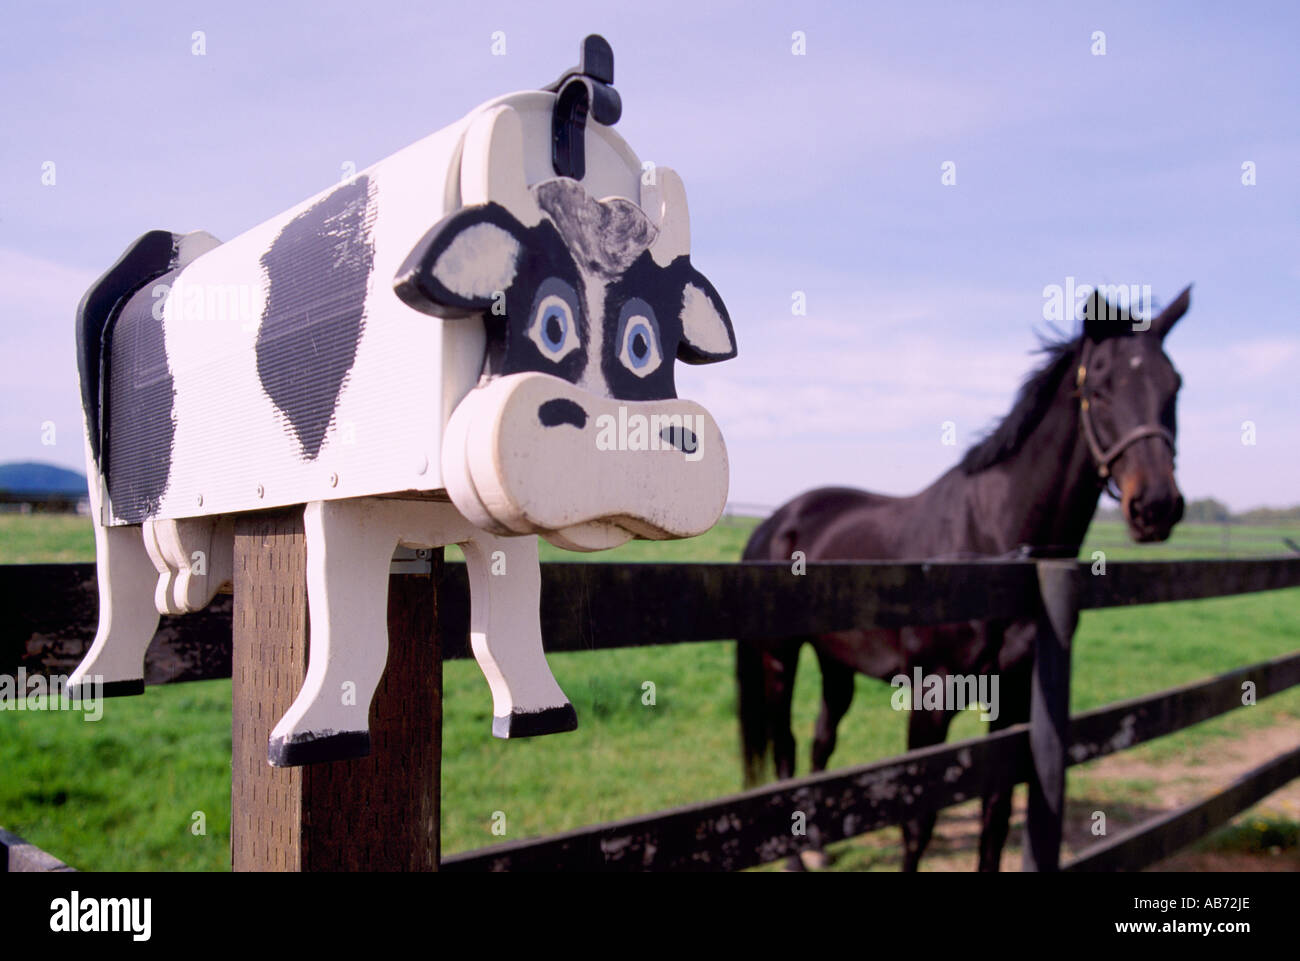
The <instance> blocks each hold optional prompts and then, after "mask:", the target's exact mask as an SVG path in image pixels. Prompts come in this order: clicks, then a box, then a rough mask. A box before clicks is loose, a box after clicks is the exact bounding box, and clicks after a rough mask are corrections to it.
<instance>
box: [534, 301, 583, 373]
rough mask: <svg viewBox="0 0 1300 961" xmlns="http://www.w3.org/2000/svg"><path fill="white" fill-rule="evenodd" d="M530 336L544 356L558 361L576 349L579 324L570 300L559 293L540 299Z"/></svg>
mask: <svg viewBox="0 0 1300 961" xmlns="http://www.w3.org/2000/svg"><path fill="white" fill-rule="evenodd" d="M528 336H529V338H530V339H531V340H532V342H533V343H534V344H536V345H537V349H538V350H540V351H541V352H542V356H544V357H546V358H547V359H548V360H552V361H555V362H557V363H558V362H559V361H561V360H563V359H564V358H565V357H567V356H568V355H569V354H570V353H571V352H572V351H574V350H576V349H577V348H578V325H577V324H576V323H574V317H573V308H572V307H571V306H570V305H569V302H568V301H567V300H565V299H564V298H563V297H561V296H560V295H559V294H550V295H549V296H546V297H543V298H542V299H541V300H540V301H538V304H537V308H536V310H535V311H534V313H533V320H532V323H531V324H530V325H529V327H528Z"/></svg>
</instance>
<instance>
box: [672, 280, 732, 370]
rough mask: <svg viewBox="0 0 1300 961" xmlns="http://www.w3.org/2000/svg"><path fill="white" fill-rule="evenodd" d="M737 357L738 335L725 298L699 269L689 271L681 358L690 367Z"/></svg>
mask: <svg viewBox="0 0 1300 961" xmlns="http://www.w3.org/2000/svg"><path fill="white" fill-rule="evenodd" d="M735 356H736V333H735V331H734V330H733V329H732V327H731V317H730V316H728V314H727V308H726V307H725V306H724V305H723V303H722V298H721V297H719V296H718V292H717V291H716V290H714V289H713V285H712V284H711V283H709V281H708V280H707V279H706V278H705V276H704V275H703V274H702V273H700V272H699V271H698V270H696V269H694V268H693V267H692V268H688V271H687V277H686V281H685V283H684V284H683V285H682V341H681V343H680V344H679V345H678V346H677V357H678V359H680V360H684V361H685V362H686V363H688V364H712V363H715V362H716V361H719V360H728V359H729V358H732V357H735Z"/></svg>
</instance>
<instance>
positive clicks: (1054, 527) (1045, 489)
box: [998, 366, 1101, 553]
mask: <svg viewBox="0 0 1300 961" xmlns="http://www.w3.org/2000/svg"><path fill="white" fill-rule="evenodd" d="M1073 370H1074V368H1073V366H1072V367H1071V368H1070V369H1069V371H1068V372H1067V374H1066V376H1064V377H1063V378H1062V379H1061V384H1060V386H1059V387H1058V388H1057V391H1056V395H1055V397H1054V398H1053V401H1052V404H1051V406H1050V407H1049V408H1048V411H1047V413H1046V414H1045V415H1044V416H1043V418H1042V420H1041V421H1039V423H1038V425H1037V426H1036V427H1035V428H1034V429H1033V431H1031V432H1030V434H1029V436H1028V437H1027V438H1026V439H1025V441H1024V443H1023V444H1022V445H1021V447H1020V449H1019V450H1018V451H1016V453H1014V454H1013V455H1011V457H1009V458H1008V459H1007V460H1006V461H1005V462H1004V463H1003V464H1002V465H999V466H1000V467H1001V468H1003V476H1004V478H1005V481H1006V483H1005V486H1004V487H1003V496H1004V498H1005V503H1003V504H1002V505H1000V506H1001V510H1000V511H999V512H998V514H999V516H1001V517H1003V518H1005V519H1006V521H1005V528H1004V530H1003V532H1002V534H1003V540H1004V547H1003V549H1004V550H1009V549H1012V548H1014V547H1017V546H1019V545H1021V544H1031V545H1035V546H1040V547H1062V548H1066V549H1070V550H1073V551H1074V552H1076V553H1077V552H1078V550H1079V548H1080V546H1082V544H1083V538H1084V535H1086V534H1087V532H1088V525H1089V524H1090V523H1091V522H1092V517H1093V514H1094V513H1096V510H1097V502H1098V500H1099V498H1100V496H1101V485H1100V484H1099V483H1098V481H1097V468H1096V466H1095V465H1094V464H1093V461H1092V455H1091V454H1090V453H1089V451H1088V445H1087V442H1086V440H1085V439H1084V436H1083V429H1082V425H1081V424H1080V422H1079V399H1078V398H1077V397H1076V396H1075V393H1074V378H1073V376H1072V374H1073Z"/></svg>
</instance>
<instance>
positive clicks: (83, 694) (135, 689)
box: [68, 678, 144, 701]
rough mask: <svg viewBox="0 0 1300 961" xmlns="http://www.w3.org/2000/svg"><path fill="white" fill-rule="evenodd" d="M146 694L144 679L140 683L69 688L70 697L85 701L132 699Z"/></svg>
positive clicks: (116, 682)
mask: <svg viewBox="0 0 1300 961" xmlns="http://www.w3.org/2000/svg"><path fill="white" fill-rule="evenodd" d="M143 693H144V679H143V678H141V679H140V680H138V681H104V682H103V683H102V684H100V685H98V686H96V685H95V684H78V685H76V686H75V687H74V686H69V687H68V697H70V698H75V699H77V700H82V701H84V700H85V699H86V698H89V697H131V696H133V695H136V694H143Z"/></svg>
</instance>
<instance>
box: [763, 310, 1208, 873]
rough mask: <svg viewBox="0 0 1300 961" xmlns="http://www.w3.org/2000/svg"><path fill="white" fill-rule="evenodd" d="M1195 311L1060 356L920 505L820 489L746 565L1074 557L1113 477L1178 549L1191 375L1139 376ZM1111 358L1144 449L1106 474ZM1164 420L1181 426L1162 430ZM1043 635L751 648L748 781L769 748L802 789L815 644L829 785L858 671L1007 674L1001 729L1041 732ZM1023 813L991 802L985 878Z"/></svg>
mask: <svg viewBox="0 0 1300 961" xmlns="http://www.w3.org/2000/svg"><path fill="white" fill-rule="evenodd" d="M1187 301H1188V295H1187V293H1186V292H1184V294H1183V296H1182V297H1180V298H1179V299H1178V301H1176V302H1175V304H1172V305H1171V306H1170V307H1169V308H1168V309H1167V310H1166V311H1165V312H1164V314H1162V315H1161V318H1159V319H1158V320H1157V321H1156V322H1153V324H1152V327H1153V328H1154V329H1156V331H1157V335H1156V336H1153V337H1151V338H1150V339H1147V338H1145V336H1144V335H1143V334H1132V333H1127V332H1125V333H1121V328H1117V327H1104V326H1101V324H1100V322H1093V323H1092V324H1091V325H1090V327H1089V328H1088V329H1087V330H1086V331H1085V333H1084V334H1083V335H1081V336H1080V337H1079V338H1078V339H1077V340H1075V341H1072V342H1069V343H1065V344H1059V345H1055V346H1053V347H1051V348H1049V351H1050V353H1051V354H1052V357H1051V360H1050V362H1049V363H1048V364H1047V365H1046V366H1045V367H1044V368H1043V369H1042V370H1040V371H1038V372H1036V373H1035V374H1034V375H1032V376H1031V378H1030V379H1029V380H1028V381H1027V382H1026V384H1025V386H1024V387H1023V388H1022V390H1021V394H1020V396H1019V398H1018V400H1017V403H1016V405H1015V408H1014V409H1013V410H1012V412H1011V413H1010V414H1009V415H1008V416H1007V418H1006V419H1004V421H1003V422H1002V424H1001V425H1000V426H999V427H998V428H997V429H996V430H995V431H994V432H993V433H992V434H991V435H990V436H989V437H987V438H986V439H985V440H984V441H982V442H981V443H980V444H978V445H976V446H975V447H974V448H972V449H971V450H970V451H969V452H968V453H967V454H966V456H965V457H964V458H963V460H962V462H961V463H960V464H958V465H957V466H955V467H954V468H952V469H951V470H949V471H948V472H947V473H945V474H944V475H942V476H941V477H940V478H938V479H937V480H936V481H935V482H934V483H933V484H931V485H930V486H929V487H927V488H926V489H925V490H923V491H921V492H920V493H918V494H915V495H912V496H909V497H891V496H887V495H883V494H877V493H872V492H869V491H862V490H855V489H851V488H843V487H828V488H819V489H816V490H812V491H808V492H807V493H804V494H801V495H799V496H798V497H796V498H794V499H793V500H791V501H789V502H787V503H786V504H785V505H783V506H782V507H780V508H779V509H778V510H777V511H776V512H775V513H774V514H773V515H772V516H771V517H769V518H767V519H766V520H764V521H763V522H762V523H761V524H760V525H759V526H758V527H757V528H756V529H755V531H754V533H753V535H751V537H750V540H749V542H748V544H747V545H746V548H745V552H744V559H745V560H752V561H786V562H789V561H790V560H791V559H792V558H793V557H795V556H796V552H802V553H803V556H804V558H805V559H806V560H808V561H849V560H882V561H890V560H892V561H904V560H921V559H928V560H967V559H978V558H992V557H1000V556H1010V555H1012V554H1014V553H1016V552H1017V551H1018V550H1022V549H1025V548H1032V549H1035V550H1037V551H1040V552H1042V551H1047V552H1050V553H1052V554H1058V555H1061V556H1069V557H1074V556H1077V554H1078V551H1079V549H1080V547H1081V545H1082V543H1083V539H1084V536H1085V534H1086V533H1087V529H1088V525H1089V524H1090V523H1091V521H1092V517H1093V515H1094V514H1095V512H1096V509H1097V504H1098V500H1099V498H1100V495H1101V492H1102V490H1103V489H1104V487H1105V485H1106V483H1107V481H1108V480H1109V478H1110V476H1111V473H1112V472H1111V467H1112V465H1113V467H1114V468H1115V474H1114V476H1115V477H1116V478H1118V479H1119V480H1120V488H1121V498H1122V503H1123V506H1124V510H1125V513H1126V515H1127V516H1129V519H1130V526H1131V527H1132V528H1133V531H1134V536H1135V537H1136V538H1138V539H1142V540H1158V539H1163V538H1164V537H1167V536H1168V533H1169V530H1170V529H1171V528H1172V526H1173V524H1174V523H1176V522H1177V520H1178V519H1179V517H1180V516H1181V513H1182V499H1181V497H1180V496H1179V494H1178V491H1177V486H1176V484H1175V483H1174V480H1173V457H1172V450H1166V448H1165V444H1164V440H1165V439H1166V433H1165V432H1166V431H1167V437H1168V438H1172V432H1173V415H1172V403H1166V402H1165V401H1166V399H1167V398H1165V397H1164V395H1165V394H1166V393H1171V392H1172V393H1176V391H1177V375H1176V373H1172V372H1173V368H1172V365H1169V364H1168V360H1167V358H1164V359H1163V363H1164V365H1166V366H1168V372H1169V373H1172V378H1170V377H1168V376H1167V375H1166V374H1165V373H1164V372H1163V371H1159V370H1157V371H1155V372H1154V373H1152V374H1151V376H1150V379H1151V380H1153V381H1160V383H1159V384H1158V388H1159V389H1155V390H1146V391H1145V392H1144V391H1142V390H1141V389H1136V390H1135V389H1134V388H1135V387H1140V386H1142V385H1143V382H1142V381H1141V379H1140V378H1139V377H1138V376H1137V375H1138V372H1139V371H1140V369H1141V367H1142V365H1143V363H1145V364H1147V365H1148V367H1150V368H1159V367H1160V366H1161V364H1160V362H1159V361H1157V359H1156V356H1155V355H1157V354H1158V355H1159V357H1160V358H1163V353H1162V352H1161V351H1160V347H1159V342H1160V340H1162V339H1163V335H1164V333H1166V332H1167V331H1168V329H1169V327H1170V326H1172V324H1173V323H1174V321H1176V320H1177V319H1178V317H1179V316H1181V314H1182V312H1183V311H1185V310H1186V307H1187ZM1089 313H1090V316H1092V317H1102V316H1107V317H1112V316H1113V315H1114V314H1115V313H1116V310H1115V308H1112V307H1110V306H1109V305H1106V304H1104V303H1103V302H1095V303H1094V304H1093V305H1092V306H1091V307H1090V308H1089ZM1121 338H1123V340H1121ZM1100 344H1106V346H1105V347H1099V345H1100ZM1153 349H1154V353H1152V351H1153ZM1099 355H1104V358H1102V359H1098V360H1097V364H1098V367H1099V368H1100V369H1103V370H1107V371H1110V372H1112V373H1108V374H1107V375H1105V377H1104V379H1105V380H1106V391H1107V399H1108V405H1107V409H1106V411H1105V419H1106V423H1105V425H1104V430H1105V436H1106V437H1107V438H1112V437H1114V438H1119V437H1124V438H1128V441H1127V444H1126V445H1124V446H1123V448H1122V449H1119V450H1118V451H1116V450H1115V447H1118V446H1119V445H1114V447H1113V448H1112V452H1111V454H1112V456H1111V458H1110V461H1109V463H1106V464H1099V463H1098V462H1097V458H1096V457H1095V456H1094V452H1093V449H1092V447H1091V446H1090V442H1089V440H1088V437H1087V436H1086V435H1087V431H1085V430H1081V429H1080V418H1081V415H1080V410H1081V406H1083V407H1084V408H1085V409H1086V401H1083V399H1082V384H1083V380H1082V375H1079V374H1078V373H1077V372H1078V371H1081V370H1084V369H1085V368H1086V366H1087V364H1089V363H1091V362H1093V360H1094V359H1096V358H1098V356H1099ZM1115 371H1117V372H1118V374H1115V373H1113V372H1115ZM1170 384H1172V385H1173V386H1172V391H1171V390H1170V389H1169V388H1170ZM1145 386H1147V387H1150V384H1145ZM1129 394H1132V395H1133V396H1134V397H1136V398H1139V399H1138V401H1137V402H1136V403H1134V404H1131V405H1129V404H1125V405H1124V406H1125V408H1127V407H1129V406H1132V407H1135V408H1137V409H1136V410H1127V409H1125V410H1123V411H1121V410H1118V409H1117V408H1119V407H1120V405H1119V404H1117V403H1113V402H1114V401H1115V400H1118V399H1119V398H1120V397H1121V395H1124V396H1125V397H1127V395H1129ZM1092 396H1095V397H1096V398H1097V401H1098V402H1097V403H1096V404H1095V407H1096V410H1094V412H1093V417H1094V419H1096V420H1101V419H1102V415H1101V407H1102V405H1101V403H1100V402H1099V401H1100V395H1092ZM1156 420H1160V421H1161V422H1162V423H1163V422H1164V421H1167V422H1168V424H1167V426H1162V427H1159V428H1158V429H1157V428H1152V427H1150V426H1149V425H1150V424H1151V423H1154V421H1156ZM1134 424H1137V425H1138V426H1133V425H1134ZM1089 429H1094V428H1093V427H1092V426H1090V428H1089ZM1104 456H1105V455H1104V454H1103V457H1104ZM1034 629H1035V625H1034V623H1033V622H1032V621H1006V620H984V621H969V622H963V623H958V624H942V625H934V626H927V627H914V628H903V629H900V630H888V629H858V630H848V631H837V632H832V633H826V634H818V635H811V636H806V637H792V638H782V639H779V640H765V641H755V640H745V641H742V642H741V643H739V644H738V645H737V680H738V682H739V695H740V696H739V704H740V720H741V734H742V747H743V753H744V759H745V768H746V781H747V783H749V784H753V783H756V782H757V781H759V780H760V779H761V777H762V775H763V773H764V768H765V766H766V756H767V750H768V746H769V744H770V745H771V748H772V756H773V760H774V762H775V767H776V775H777V777H779V778H789V777H793V776H794V755H795V742H794V736H793V733H792V732H791V729H790V707H791V701H792V698H793V693H794V679H795V671H796V668H797V665H798V659H799V651H800V649H801V648H802V646H803V645H804V644H805V643H809V644H811V645H812V646H813V648H814V649H815V650H816V653H817V658H818V662H819V665H820V667H821V672H822V707H821V711H820V714H819V717H818V719H817V724H816V728H815V731H814V737H813V744H812V770H813V771H814V772H816V771H821V770H824V769H825V767H826V764H827V761H828V760H829V758H830V755H831V752H832V751H833V750H834V747H835V741H836V728H837V726H838V724H839V722H840V720H841V719H842V718H843V717H844V715H845V713H846V712H847V711H848V708H849V705H850V703H851V701H852V698H853V690H854V674H855V673H861V674H865V675H867V676H870V677H876V678H880V679H882V680H888V679H890V678H892V677H894V676H895V675H899V674H903V675H906V676H909V677H910V676H911V673H912V671H913V670H914V669H917V668H919V669H920V670H921V671H922V673H923V674H925V675H953V674H962V675H972V674H983V673H997V674H998V675H999V676H1000V694H1001V697H1000V704H999V705H997V713H996V717H995V718H994V719H993V720H991V721H990V729H991V730H1001V729H1003V728H1006V727H1008V726H1011V725H1013V724H1017V723H1020V722H1023V721H1026V720H1028V718H1029V691H1030V675H1031V667H1032V656H1033V638H1034ZM954 716H955V712H954V711H948V710H934V711H931V710H914V711H912V712H910V713H909V725H908V747H909V748H910V749H915V748H919V747H925V746H928V745H931V744H937V743H940V742H942V741H943V740H944V739H945V738H946V736H947V732H948V726H949V724H950V723H951V721H952V719H953V717H954ZM1010 808H1011V792H1010V791H1009V790H997V791H993V792H990V793H989V794H988V795H986V797H985V799H984V813H983V831H982V834H981V842H980V856H979V867H980V869H981V870H997V867H998V861H999V859H1000V856H1001V850H1002V847H1003V844H1004V843H1005V840H1006V835H1007V830H1008V824H1009V819H1010ZM934 821H935V815H934V814H933V813H931V814H926V815H922V816H920V817H918V818H916V819H913V820H910V821H908V822H906V823H904V825H903V834H904V860H903V865H904V869H905V870H915V869H916V867H917V864H918V862H919V859H920V856H921V853H922V851H923V850H924V848H925V846H926V843H927V842H928V840H929V836H930V834H931V832H932V830H933V826H934ZM812 840H813V842H814V844H815V843H816V838H815V837H814V838H813V839H812Z"/></svg>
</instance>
